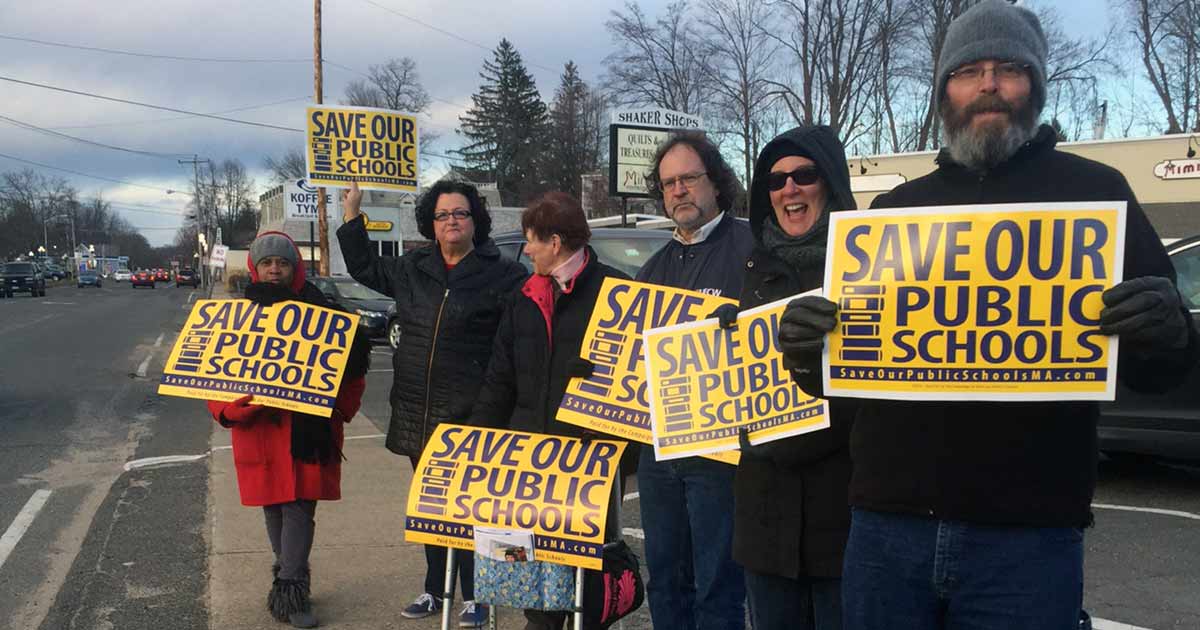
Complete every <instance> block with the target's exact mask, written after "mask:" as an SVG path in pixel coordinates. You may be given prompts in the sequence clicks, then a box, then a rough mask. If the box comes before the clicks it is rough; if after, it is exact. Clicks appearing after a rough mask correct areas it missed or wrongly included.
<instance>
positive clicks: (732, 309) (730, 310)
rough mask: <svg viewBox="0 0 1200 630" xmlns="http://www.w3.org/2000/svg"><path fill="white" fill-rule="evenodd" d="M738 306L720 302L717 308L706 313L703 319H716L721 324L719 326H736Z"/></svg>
mask: <svg viewBox="0 0 1200 630" xmlns="http://www.w3.org/2000/svg"><path fill="white" fill-rule="evenodd" d="M737 316H738V307H737V306H735V305H733V304H722V305H720V306H718V307H717V310H715V311H713V312H711V313H709V314H708V317H705V318H704V319H713V318H714V317H715V318H716V319H717V322H718V323H719V324H721V328H726V329H728V328H733V327H734V326H737Z"/></svg>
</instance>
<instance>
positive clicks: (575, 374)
mask: <svg viewBox="0 0 1200 630" xmlns="http://www.w3.org/2000/svg"><path fill="white" fill-rule="evenodd" d="M594 371H596V364H594V363H592V362H591V361H588V360H587V359H581V358H579V357H575V358H573V359H568V360H567V376H570V377H571V378H588V377H590V376H591V375H592V372H594Z"/></svg>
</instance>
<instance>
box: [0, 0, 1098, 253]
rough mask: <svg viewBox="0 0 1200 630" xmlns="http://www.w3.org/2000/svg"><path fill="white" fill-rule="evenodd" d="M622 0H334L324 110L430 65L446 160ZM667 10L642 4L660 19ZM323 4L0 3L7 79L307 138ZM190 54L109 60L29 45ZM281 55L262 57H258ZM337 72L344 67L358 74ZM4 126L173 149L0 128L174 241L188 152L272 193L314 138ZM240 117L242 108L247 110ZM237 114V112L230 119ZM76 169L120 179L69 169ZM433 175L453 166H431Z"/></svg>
mask: <svg viewBox="0 0 1200 630" xmlns="http://www.w3.org/2000/svg"><path fill="white" fill-rule="evenodd" d="M623 4H624V2H623V0H588V1H582V0H566V1H563V0H558V1H551V0H507V1H505V2H484V1H479V0H475V1H470V0H439V1H437V2H428V1H425V0H408V1H407V2H400V1H399V0H325V1H324V5H323V6H324V9H323V11H324V36H323V40H324V43H323V45H324V57H325V59H326V60H327V61H328V62H329V64H327V65H326V66H325V100H326V102H336V101H337V100H338V99H340V98H341V96H342V93H343V91H344V88H345V85H346V84H347V83H348V82H349V81H351V80H353V79H356V78H360V77H361V75H360V74H356V73H361V72H365V71H366V69H367V67H368V66H369V65H371V64H374V63H380V62H382V61H384V60H386V59H388V58H391V57H402V56H408V57H412V58H413V59H415V60H416V62H417V66H418V69H419V71H420V74H421V77H422V81H423V83H424V85H425V88H426V90H427V91H428V92H429V93H430V95H431V96H432V97H433V98H434V99H435V100H434V102H433V105H432V107H431V112H430V115H429V116H428V118H427V119H425V120H424V121H423V124H424V125H425V126H426V128H429V129H432V130H434V131H437V132H439V133H441V134H442V140H441V141H440V142H439V143H438V144H437V145H436V146H435V147H434V151H435V152H438V153H444V152H445V151H447V150H448V149H451V148H454V146H456V143H455V140H454V128H455V126H456V125H457V122H458V118H457V117H458V115H459V114H461V113H462V111H463V109H464V108H465V106H466V105H467V104H468V103H469V102H470V95H471V94H472V93H473V92H474V91H475V90H476V89H477V88H478V86H479V77H478V73H479V69H480V66H481V64H482V62H483V60H484V59H489V58H490V57H491V55H490V50H491V49H492V48H493V47H494V46H495V45H496V43H497V42H498V41H499V40H500V38H501V37H507V38H509V39H510V40H511V41H512V42H513V43H514V44H515V45H516V47H517V49H518V50H519V51H520V52H521V54H522V56H523V57H524V59H525V62H526V64H527V66H528V67H529V69H530V71H531V72H532V73H533V75H534V78H535V79H536V80H537V83H538V86H539V88H540V89H541V91H542V94H543V97H544V98H546V99H547V100H549V99H550V98H551V97H552V96H553V91H554V88H555V86H556V85H557V82H558V76H559V74H560V72H561V69H562V65H563V63H564V62H566V61H567V60H573V61H574V62H575V63H576V64H577V65H578V66H579V67H580V70H581V72H582V74H583V76H584V78H585V79H587V80H589V81H594V80H595V79H597V78H598V77H599V75H600V74H601V72H602V71H603V59H604V57H605V56H606V55H607V54H608V53H609V52H611V50H612V44H611V41H610V39H609V36H608V33H607V32H606V31H605V29H604V21H605V20H606V19H608V17H609V15H610V12H611V11H612V10H614V9H620V8H621V7H622V6H623ZM665 4H666V2H665V1H664V0H644V1H643V2H642V3H641V5H642V7H643V9H645V11H646V13H647V14H649V15H657V14H658V12H659V11H660V10H661V8H662V7H663V6H664V5H665ZM1056 4H1057V5H1058V7H1059V11H1060V12H1061V13H1062V15H1063V17H1064V24H1067V25H1070V26H1071V28H1073V29H1079V30H1080V32H1081V33H1087V34H1091V33H1098V32H1100V31H1103V30H1104V28H1105V27H1106V19H1107V18H1106V13H1107V11H1106V9H1105V7H1106V0H1064V1H1060V2H1057V3H1056ZM312 8H313V3H312V2H310V1H309V0H253V1H247V0H204V1H200V0H115V1H113V2H96V1H95V0H42V1H40V2H25V1H22V0H0V15H3V16H4V18H3V21H0V77H5V78H8V79H19V80H21V81H27V82H32V83H39V84H44V85H49V86H54V87H58V88H66V89H70V90H75V91H80V92H90V93H94V94H100V95H104V96H109V97H113V98H119V99H126V100H133V101H140V102H144V103H150V104H155V105H161V106H165V107H171V108H177V109H182V110H188V111H194V112H205V113H223V115H225V116H228V117H232V118H237V119H241V120H247V121H254V122H259V123H265V124H271V125H279V126H284V127H293V128H298V127H301V126H302V125H303V122H304V107H305V105H306V103H307V102H309V101H310V100H311V97H312V90H313V77H312V61H311V60H312V24H313V19H312ZM12 38H24V39H35V40H42V41H45V42H54V43H59V44H69V45H73V46H81V47H95V48H108V49H117V50H123V51H129V52H136V53H143V54H151V55H165V56H177V57H204V58H216V59H238V60H241V61H237V62H221V63H215V62H202V61H183V60H172V59H157V58H149V57H139V56H129V55H119V54H111V53H106V52H99V51H89V50H79V49H71V48H64V47H58V46H48V45H44V44H37V43H32V42H29V41H19V40H17V39H12ZM264 59H270V60H283V61H279V62H272V63H258V62H254V61H252V60H264ZM331 64H337V66H344V67H345V68H348V69H349V70H346V69H342V68H341V67H337V66H334V65H331ZM0 95H3V98H0V116H2V117H5V118H8V119H12V120H16V121H20V122H22V123H26V124H30V125H35V126H38V127H43V128H50V129H53V130H55V131H58V132H60V133H64V134H70V135H73V136H77V137H80V138H85V139H87V140H91V141H94V142H98V143H104V144H110V145H115V146H119V147H124V148H129V149H136V150H140V151H146V152H152V153H157V154H163V155H142V154H135V153H127V152H121V151H114V150H111V149H105V148H101V147H96V146H90V145H86V144H81V143H78V142H74V141H70V140H65V139H62V138H57V137H53V136H49V135H46V134H43V133H39V132H37V131H32V130H29V129H26V128H21V127H18V126H16V125H14V124H12V123H11V122H9V121H6V120H3V119H0V154H2V155H3V156H8V157H0V171H9V170H18V169H21V168H25V167H29V168H33V169H34V170H37V171H41V172H44V173H46V174H48V175H58V176H62V177H64V178H66V179H67V180H68V181H70V182H71V183H72V184H73V185H74V186H76V187H77V188H78V189H79V190H80V191H81V192H82V193H83V194H84V196H95V195H103V197H104V198H105V199H107V200H109V201H111V202H112V203H113V204H114V207H115V208H116V209H117V210H118V212H120V213H122V214H123V215H124V216H126V217H127V218H128V219H129V221H130V222H131V223H132V224H133V225H135V226H138V227H139V228H143V234H145V235H146V237H147V238H148V239H149V240H150V242H151V244H153V245H162V244H165V243H168V242H170V241H171V240H172V239H173V238H174V229H175V228H177V227H178V226H179V225H180V224H181V222H182V220H181V218H180V217H181V215H182V213H183V207H184V206H185V205H186V203H187V198H186V197H185V196H183V195H180V194H168V192H167V191H168V190H187V189H188V187H189V180H190V178H191V167H190V166H185V165H179V164H178V163H177V159H178V157H179V156H177V155H175V154H180V155H191V154H196V155H199V156H201V157H202V158H209V159H213V160H218V161H219V160H222V159H225V158H230V157H235V158H238V159H240V160H242V162H243V163H245V164H246V166H247V167H249V168H250V169H252V170H253V172H254V175H255V178H256V181H257V183H258V184H259V187H260V190H261V189H262V188H265V185H266V183H267V175H266V173H265V172H263V171H262V162H263V157H264V156H266V155H277V154H279V153H281V152H282V151H283V150H285V149H286V148H288V147H289V146H302V142H303V136H302V134H299V133H295V132H290V131H282V130H276V129H267V128H261V127H252V126H246V125H239V124H233V123H227V122H221V121H216V120H208V119H204V118H196V117H187V116H181V115H179V114H174V113H171V112H166V111H156V110H152V109H147V108H143V107H136V106H132V105H126V104H120V103H114V102H106V101H102V100H97V99H94V98H89V97H85V96H79V95H75V94H68V93H64V92H56V91H52V90H48V89H45V88H41V87H33V86H29V85H24V84H19V83H14V82H11V81H7V80H0ZM233 110H238V111H233ZM225 112H228V113H225ZM10 158H19V159H22V160H27V161H30V162H37V163H39V164H42V165H46V166H47V167H56V168H59V169H67V170H70V171H76V172H78V173H81V174H87V175H94V176H100V177H103V178H109V179H112V180H119V182H121V183H119V182H115V181H106V180H104V179H96V178H92V177H85V176H83V175H79V174H72V173H66V172H62V171H55V170H51V169H49V168H44V167H42V166H34V165H31V164H28V163H23V162H20V161H16V160H13V159H10ZM429 166H430V167H431V168H432V169H433V170H444V169H445V161H444V160H440V159H433V160H431V161H430V163H429Z"/></svg>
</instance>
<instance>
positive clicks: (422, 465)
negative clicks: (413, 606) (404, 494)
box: [404, 424, 625, 569]
mask: <svg viewBox="0 0 1200 630" xmlns="http://www.w3.org/2000/svg"><path fill="white" fill-rule="evenodd" d="M624 450H625V444H624V443H620V442H609V441H604V440H592V441H590V442H588V443H586V444H585V443H584V442H581V441H579V440H577V439H574V438H569V437H562V436H557V435H541V434H535V433H522V432H519V431H506V430H502V429H486V428H481V427H466V426H459V425H453V424H440V425H438V426H437V428H436V429H434V431H433V435H432V436H430V438H429V443H428V444H427V445H426V447H425V452H423V453H421V461H420V462H419V463H418V464H417V468H416V470H415V471H414V473H413V480H412V486H411V487H410V488H409V491H408V509H407V513H406V517H405V519H404V539H405V540H407V541H408V542H416V543H426V544H430V545H439V546H442V547H451V548H455V549H473V548H474V545H473V540H474V537H475V527H477V526H478V527H489V528H501V529H510V530H513V529H515V530H524V531H529V532H532V533H533V542H534V559H536V560H545V561H547V562H553V563H556V564H567V565H571V566H577V567H584V568H587V569H599V568H601V565H602V563H601V550H602V548H603V546H604V531H605V526H606V522H605V521H606V520H607V518H608V507H609V505H611V502H612V501H611V492H612V485H613V480H614V479H615V478H616V476H617V472H618V466H619V464H620V461H621V452H622V451H624ZM613 525H614V526H619V524H616V523H614V524H613Z"/></svg>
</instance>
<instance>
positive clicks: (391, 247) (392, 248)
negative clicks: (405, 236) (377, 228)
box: [379, 241, 400, 256]
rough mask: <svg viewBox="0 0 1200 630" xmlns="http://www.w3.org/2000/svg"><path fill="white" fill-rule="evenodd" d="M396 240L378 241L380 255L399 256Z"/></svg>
mask: <svg viewBox="0 0 1200 630" xmlns="http://www.w3.org/2000/svg"><path fill="white" fill-rule="evenodd" d="M398 245H399V243H397V242H396V241H379V246H380V248H381V249H382V250H383V251H382V253H381V254H380V255H381V256H399V255H400V248H399V247H398Z"/></svg>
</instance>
